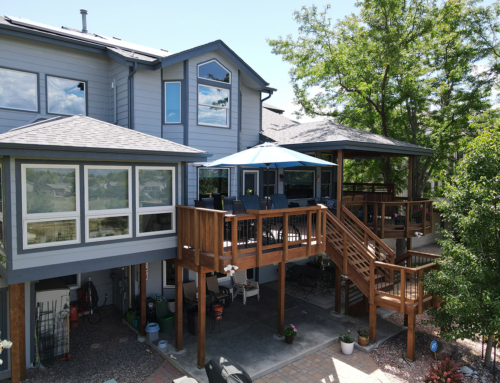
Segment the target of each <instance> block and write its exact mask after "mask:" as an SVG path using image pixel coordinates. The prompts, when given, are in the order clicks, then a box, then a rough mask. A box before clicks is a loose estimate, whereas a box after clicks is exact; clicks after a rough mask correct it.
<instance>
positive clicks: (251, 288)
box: [233, 270, 260, 305]
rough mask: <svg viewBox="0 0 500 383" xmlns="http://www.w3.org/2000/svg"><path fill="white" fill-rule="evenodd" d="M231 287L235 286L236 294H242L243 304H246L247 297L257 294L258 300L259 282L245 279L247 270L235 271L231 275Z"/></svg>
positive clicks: (258, 298)
mask: <svg viewBox="0 0 500 383" xmlns="http://www.w3.org/2000/svg"><path fill="white" fill-rule="evenodd" d="M233 287H234V288H236V295H238V294H241V295H243V304H244V305H246V304H247V298H249V297H253V296H255V295H257V300H260V291H259V284H258V283H257V282H255V281H252V280H250V279H247V271H246V270H242V271H237V272H235V273H234V275H233Z"/></svg>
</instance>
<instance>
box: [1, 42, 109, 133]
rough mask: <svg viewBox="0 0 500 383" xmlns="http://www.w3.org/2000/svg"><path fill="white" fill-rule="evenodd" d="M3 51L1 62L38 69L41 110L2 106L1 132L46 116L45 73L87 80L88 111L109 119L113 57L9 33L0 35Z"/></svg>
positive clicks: (27, 68)
mask: <svg viewBox="0 0 500 383" xmlns="http://www.w3.org/2000/svg"><path fill="white" fill-rule="evenodd" d="M0 52H2V54H1V55H0V66H3V67H9V68H15V69H19V70H25V71H30V72H36V73H38V75H39V92H38V94H39V99H40V102H39V105H40V110H39V113H30V112H20V111H15V110H12V111H11V110H0V132H1V133H3V132H6V131H8V130H10V129H12V128H15V127H18V126H22V125H25V124H28V123H30V122H32V121H34V120H36V119H37V118H40V117H46V97H45V91H46V90H45V77H46V75H52V76H59V77H67V78H73V79H78V80H83V81H87V82H88V86H87V102H88V115H89V116H90V117H93V118H97V119H99V120H103V121H108V122H109V121H110V118H111V114H110V108H111V103H112V97H111V95H112V94H111V92H110V88H111V86H110V85H111V80H110V79H109V66H110V62H111V59H109V58H107V57H105V56H102V55H99V54H95V53H90V52H82V51H79V50H76V49H72V48H64V47H60V46H57V45H52V44H47V43H42V42H33V41H30V40H27V39H23V38H20V37H14V36H8V35H1V36H0Z"/></svg>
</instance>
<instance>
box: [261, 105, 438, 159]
mask: <svg viewBox="0 0 500 383" xmlns="http://www.w3.org/2000/svg"><path fill="white" fill-rule="evenodd" d="M262 116H263V123H262V132H261V141H263V142H276V143H277V144H278V145H281V146H284V147H287V148H290V149H293V150H297V151H302V152H304V151H313V150H314V151H317V150H325V151H326V150H344V154H345V158H375V157H380V156H384V155H385V156H387V155H391V156H396V157H407V156H431V155H432V154H433V153H434V150H433V149H429V148H424V147H421V146H418V145H414V144H410V143H408V142H404V141H399V140H395V139H392V138H388V137H384V136H381V135H379V134H375V133H370V132H367V131H364V130H360V129H356V128H352V127H350V126H346V125H342V124H339V123H336V122H333V121H328V120H325V121H319V122H310V123H306V124H300V123H298V122H297V121H293V120H290V119H288V118H286V117H285V116H283V115H280V114H277V113H274V112H272V111H270V110H267V109H265V108H263V110H262ZM360 152H362V153H360Z"/></svg>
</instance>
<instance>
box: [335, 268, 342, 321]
mask: <svg viewBox="0 0 500 383" xmlns="http://www.w3.org/2000/svg"><path fill="white" fill-rule="evenodd" d="M341 282H342V273H341V271H340V266H338V265H335V311H336V312H337V313H339V314H340V313H341V312H342V306H341V305H342V284H341Z"/></svg>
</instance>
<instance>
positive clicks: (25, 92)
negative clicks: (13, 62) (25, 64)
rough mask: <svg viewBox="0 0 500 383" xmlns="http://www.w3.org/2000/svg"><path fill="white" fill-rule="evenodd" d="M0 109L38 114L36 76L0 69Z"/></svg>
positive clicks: (34, 74)
mask: <svg viewBox="0 0 500 383" xmlns="http://www.w3.org/2000/svg"><path fill="white" fill-rule="evenodd" d="M0 89H1V90H2V91H1V92H0V108H6V109H15V110H24V111H28V112H38V75H37V74H36V73H30V72H22V71H19V70H13V69H7V68H0Z"/></svg>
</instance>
